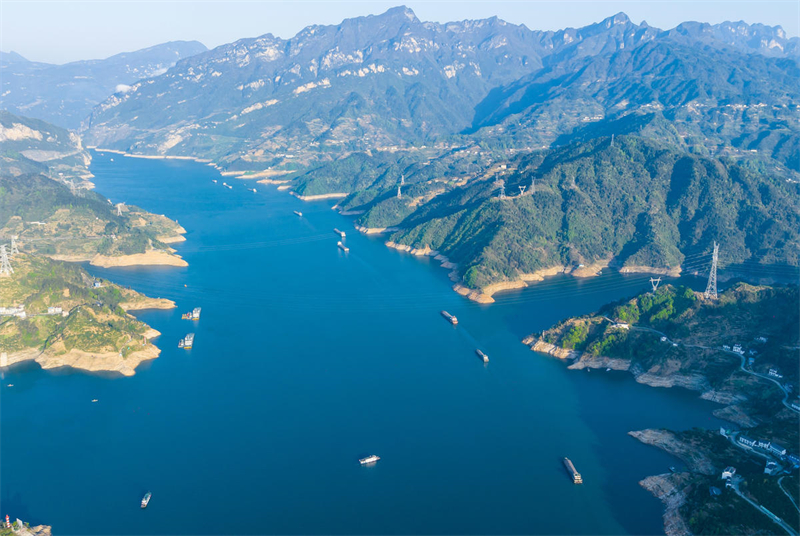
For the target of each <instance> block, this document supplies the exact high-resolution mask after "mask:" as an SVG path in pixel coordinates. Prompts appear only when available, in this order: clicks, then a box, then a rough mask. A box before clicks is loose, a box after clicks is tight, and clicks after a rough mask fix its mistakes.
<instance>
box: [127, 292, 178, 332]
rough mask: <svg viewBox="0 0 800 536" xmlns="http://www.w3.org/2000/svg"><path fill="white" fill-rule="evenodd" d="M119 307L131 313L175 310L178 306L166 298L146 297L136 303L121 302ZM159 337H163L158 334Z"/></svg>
mask: <svg viewBox="0 0 800 536" xmlns="http://www.w3.org/2000/svg"><path fill="white" fill-rule="evenodd" d="M119 306H120V307H122V308H123V309H124V310H125V311H126V312H129V311H142V310H144V309H174V308H176V307H177V306H178V305H177V304H176V303H175V302H174V301H172V300H168V299H166V298H148V297H144V298H142V299H139V300H136V301H133V302H120V304H119ZM151 329H152V328H151ZM152 331H154V332H155V333H158V332H157V331H156V330H154V329H153V330H152ZM158 335H161V334H160V333H158ZM158 335H153V336H152V337H149V336H147V335H145V336H146V337H147V338H148V339H152V338H153V337H157V336H158Z"/></svg>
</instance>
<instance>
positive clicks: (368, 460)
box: [358, 454, 381, 465]
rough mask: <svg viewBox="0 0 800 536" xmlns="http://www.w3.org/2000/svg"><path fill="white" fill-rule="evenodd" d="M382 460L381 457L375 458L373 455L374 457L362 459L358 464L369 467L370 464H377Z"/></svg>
mask: <svg viewBox="0 0 800 536" xmlns="http://www.w3.org/2000/svg"><path fill="white" fill-rule="evenodd" d="M380 459H381V457H380V456H375V455H374V454H373V455H372V456H367V457H366V458H361V459H360V460H358V462H359V463H360V464H361V465H369V464H371V463H375V462H377V461H378V460H380Z"/></svg>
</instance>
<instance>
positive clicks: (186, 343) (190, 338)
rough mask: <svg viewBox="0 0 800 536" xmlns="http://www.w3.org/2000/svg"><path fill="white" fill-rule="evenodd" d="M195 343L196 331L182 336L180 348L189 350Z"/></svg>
mask: <svg viewBox="0 0 800 536" xmlns="http://www.w3.org/2000/svg"><path fill="white" fill-rule="evenodd" d="M192 344H194V333H189V334H188V335H186V337H184V338H182V339H181V340H180V342H179V343H178V348H183V349H185V350H189V349H190V348H191V347H192Z"/></svg>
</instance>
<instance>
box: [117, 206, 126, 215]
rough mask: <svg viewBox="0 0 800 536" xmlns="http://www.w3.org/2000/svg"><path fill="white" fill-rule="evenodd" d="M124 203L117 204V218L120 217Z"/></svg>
mask: <svg viewBox="0 0 800 536" xmlns="http://www.w3.org/2000/svg"><path fill="white" fill-rule="evenodd" d="M124 205H125V203H117V216H122V207H123V206H124Z"/></svg>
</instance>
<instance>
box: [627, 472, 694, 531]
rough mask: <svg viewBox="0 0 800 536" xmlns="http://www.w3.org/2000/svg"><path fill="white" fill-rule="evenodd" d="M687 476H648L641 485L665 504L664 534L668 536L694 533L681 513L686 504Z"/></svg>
mask: <svg viewBox="0 0 800 536" xmlns="http://www.w3.org/2000/svg"><path fill="white" fill-rule="evenodd" d="M686 478H687V477H686V476H685V475H677V474H676V475H669V474H667V475H655V476H648V477H647V478H645V479H644V480H642V481H641V482H639V485H640V486H642V487H643V488H644V489H646V490H647V491H649V492H650V493H652V494H653V495H654V496H655V497H656V498H657V499H659V500H660V501H661V502H662V503H664V532H665V533H666V535H667V536H691V534H692V531H691V530H689V525H688V524H687V523H686V520H685V519H683V517H682V516H681V513H680V509H681V506H683V505H684V503H685V502H686V493H685V492H684V489H685V486H686V482H685V480H686Z"/></svg>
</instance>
